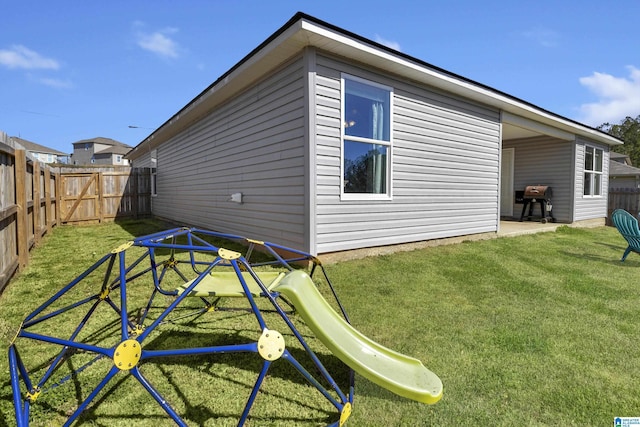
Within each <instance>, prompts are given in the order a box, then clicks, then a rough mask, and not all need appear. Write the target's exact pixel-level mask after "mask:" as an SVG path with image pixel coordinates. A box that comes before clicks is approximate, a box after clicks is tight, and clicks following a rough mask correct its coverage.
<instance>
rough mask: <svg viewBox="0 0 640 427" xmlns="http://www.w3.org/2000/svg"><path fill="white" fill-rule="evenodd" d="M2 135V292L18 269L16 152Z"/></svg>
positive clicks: (0, 265) (0, 241)
mask: <svg viewBox="0 0 640 427" xmlns="http://www.w3.org/2000/svg"><path fill="white" fill-rule="evenodd" d="M6 139H7V138H6V135H5V134H3V133H0V243H1V244H0V291H2V289H4V287H5V286H6V284H7V282H8V281H9V279H10V278H11V276H13V274H14V273H15V272H16V270H17V269H18V240H17V237H18V228H17V226H18V205H17V204H16V180H15V177H16V174H15V169H16V167H15V150H14V149H13V147H10V146H9V145H6V144H5V142H7V141H6Z"/></svg>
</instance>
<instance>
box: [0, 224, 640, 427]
mask: <svg viewBox="0 0 640 427" xmlns="http://www.w3.org/2000/svg"><path fill="white" fill-rule="evenodd" d="M159 227H161V224H159V223H155V222H151V221H137V222H125V223H121V224H106V225H99V226H93V227H60V228H57V229H55V230H54V232H53V233H52V234H51V235H50V236H49V237H47V238H46V239H45V240H44V242H43V243H42V244H41V246H40V247H38V248H36V249H35V250H34V251H33V252H32V259H31V263H30V264H29V266H28V268H27V269H26V270H25V271H24V272H22V273H21V274H20V275H19V276H17V277H16V278H14V279H13V280H12V282H11V284H10V285H9V287H8V288H7V289H6V290H5V292H4V294H3V295H2V296H1V297H0V336H1V337H2V341H3V342H4V343H5V348H6V346H7V343H8V342H9V341H10V340H11V339H12V338H13V336H14V334H15V331H16V330H17V328H18V326H19V324H20V322H21V321H22V319H23V318H24V316H25V315H26V314H28V313H29V312H31V311H32V310H33V309H35V308H36V307H37V306H38V305H39V304H41V303H42V302H43V301H45V300H46V299H47V298H49V297H50V296H51V295H53V294H54V293H55V292H56V291H57V290H58V289H60V288H61V287H62V286H64V285H65V284H66V283H68V282H69V281H70V280H72V279H73V278H74V277H75V276H77V275H78V274H80V273H81V272H83V271H84V270H85V269H86V268H87V267H89V266H90V265H91V264H92V263H94V262H95V261H97V260H98V259H99V258H100V257H102V256H103V255H104V254H106V253H107V252H109V251H110V250H112V249H114V248H115V247H118V246H119V245H120V244H121V243H124V242H125V241H127V240H130V239H131V237H132V236H138V235H142V234H147V233H149V232H152V231H156V230H158V229H159ZM160 229H161V228H160ZM625 247H626V245H625V243H624V241H623V239H622V238H621V237H620V236H619V235H618V233H617V231H616V230H615V229H614V228H610V227H601V228H595V229H572V228H568V227H561V228H559V229H558V231H557V232H553V233H542V234H538V235H528V236H521V237H515V238H502V239H493V240H485V241H477V242H466V243H462V244H457V245H450V246H440V247H434V248H427V249H421V250H417V251H413V252H404V253H398V254H395V255H386V256H380V257H373V258H368V259H363V260H354V261H348V262H342V263H338V264H332V265H327V266H326V268H327V270H328V273H329V276H330V278H331V279H332V282H333V284H334V286H335V287H336V290H337V292H338V294H339V296H340V298H341V300H342V303H343V305H344V306H345V308H346V309H347V311H348V314H349V317H350V319H351V322H352V324H353V325H354V326H355V327H356V328H357V329H359V330H360V331H361V332H362V333H364V334H365V335H367V336H369V337H370V338H372V339H374V340H375V341H378V342H379V343H381V344H384V345H386V346H387V347H390V348H392V349H394V350H397V351H400V352H402V353H405V354H407V355H410V356H413V357H416V358H418V359H420V360H422V361H423V363H424V364H425V366H427V367H428V368H429V369H430V370H432V371H434V372H435V373H436V374H438V376H439V377H440V378H441V379H442V382H443V384H444V397H443V399H442V400H441V401H440V402H439V403H437V404H435V405H433V406H426V405H423V404H420V403H416V402H413V401H409V400H406V399H402V398H399V397H397V396H395V395H394V394H392V393H390V392H388V391H386V390H384V389H381V388H379V387H377V386H376V385H374V384H373V383H371V382H369V381H367V380H365V379H364V378H362V377H360V376H357V377H356V396H355V404H354V411H353V414H352V416H351V418H350V419H349V421H348V423H347V425H349V426H431V425H433V426H455V425H465V426H471V425H478V426H485V425H491V426H516V425H518V426H521V425H527V426H532V425H534V426H535V425H540V426H543V425H545V426H546V425H554V426H569V425H575V426H606V425H612V423H613V418H614V417H616V416H640V393H639V392H638V385H639V384H640V344H639V343H640V328H638V325H639V324H640V303H639V302H640V301H639V298H638V294H639V292H640V290H639V289H638V286H639V285H638V284H637V283H636V282H637V277H638V272H639V271H640V255H637V254H631V255H630V256H629V258H628V259H627V261H625V262H624V263H620V262H619V259H620V256H621V255H622V252H623V250H624V248H625ZM76 324H77V323H76ZM254 326H255V322H253V323H252V321H251V318H250V317H249V315H246V314H230V313H228V312H217V313H216V312H213V313H208V314H207V315H206V316H203V317H201V318H200V319H199V320H198V321H196V322H187V323H185V324H180V323H178V324H174V325H170V326H168V327H167V329H166V330H164V331H163V332H162V334H160V335H159V336H156V337H154V340H153V342H151V343H149V344H148V345H161V341H168V340H172V341H171V342H172V343H178V344H179V345H193V346H203V345H209V344H208V343H211V342H224V340H226V339H231V340H242V339H243V338H244V336H251V334H252V333H253V331H252V330H251V329H252V328H254ZM60 327H61V328H63V327H65V325H60ZM112 327H113V325H108V324H105V325H101V328H100V329H99V330H96V334H98V333H100V334H105V336H106V335H108V333H110V332H111V331H112ZM254 329H255V328H254ZM116 332H117V327H116ZM303 332H304V333H305V334H308V331H303ZM105 339H106V338H105ZM310 344H311V345H312V346H313V348H314V349H315V350H316V351H317V352H318V354H319V356H320V357H321V358H322V359H323V361H325V363H327V364H328V365H331V366H340V362H339V361H337V360H336V359H335V358H334V357H333V356H332V355H331V354H329V353H328V352H327V351H326V350H325V349H323V346H322V344H321V343H320V342H319V341H316V340H313V338H312V337H310ZM45 347H46V346H45ZM27 353H28V354H21V356H22V357H23V359H25V360H28V361H31V362H32V363H34V364H35V365H37V366H40V367H42V366H41V365H43V364H44V363H46V361H47V360H48V356H47V348H44V349H42V350H40V349H37V348H36V349H33V350H32V351H30V352H27ZM254 361H255V358H244V356H238V355H224V356H221V357H216V358H215V360H212V359H211V357H203V356H199V357H197V358H195V359H194V358H179V357H178V358H175V360H174V359H170V360H169V361H163V363H157V364H156V363H148V364H145V365H144V369H145V370H146V373H145V375H148V376H149V378H151V379H152V381H153V384H154V385H155V386H157V387H158V388H159V389H160V390H161V391H162V393H163V395H166V397H167V398H168V400H169V401H170V402H171V404H172V405H173V406H174V407H175V408H176V410H177V411H178V412H179V413H180V414H181V415H182V416H183V417H184V418H185V420H186V421H187V422H188V423H189V425H194V426H196V425H212V426H213V425H215V426H218V425H221V426H222V425H224V426H227V425H229V426H231V425H235V424H236V423H237V417H238V415H239V413H240V412H241V410H242V406H243V404H244V400H245V399H246V396H247V393H248V390H249V389H250V386H251V385H252V381H253V379H255V376H256V373H257V372H258V369H259V364H256V363H255V362H254ZM109 363H110V361H108V360H99V361H97V362H95V363H94V364H93V365H92V366H90V367H88V368H87V369H86V370H85V371H83V372H82V373H81V374H78V375H77V377H74V378H73V379H72V380H70V381H66V382H65V383H64V384H63V385H61V386H59V387H55V388H52V389H50V390H47V391H46V393H43V394H42V395H41V397H40V398H39V399H38V401H37V402H36V404H35V405H34V407H33V411H32V412H33V413H32V420H33V422H32V424H31V425H42V426H45V425H46V426H49V425H62V423H63V422H64V420H65V418H66V416H67V415H68V414H69V413H70V411H73V409H74V408H75V406H76V405H77V404H78V395H80V394H81V393H82V392H86V390H90V389H91V387H92V384H93V383H94V382H95V381H96V378H97V380H99V378H100V377H99V376H97V375H98V374H94V372H100V368H101V364H107V365H108V364H109ZM38 364H39V365H38ZM147 365H148V366H147ZM283 365H286V364H278V363H274V369H273V371H272V372H270V375H269V377H268V378H267V380H266V382H265V385H264V387H263V389H262V390H261V393H260V395H259V396H258V399H257V401H256V402H257V403H256V406H255V410H252V413H251V415H252V416H251V418H250V421H249V422H248V423H247V425H251V426H262V425H268V426H289V425H300V426H317V425H326V424H327V423H329V422H333V421H335V417H334V415H335V414H334V413H333V412H332V411H331V408H327V407H326V403H325V402H322V401H321V399H317V395H315V394H314V393H309V387H307V386H306V385H305V384H304V383H303V382H301V381H300V380H299V378H298V377H296V376H294V375H293V374H292V373H291V371H290V370H289V369H287V368H286V367H284V366H283ZM77 368H78V366H70V367H69V369H71V370H73V369H77ZM141 369H142V368H141ZM0 374H1V376H0V425H3V424H6V425H9V426H11V425H15V421H14V416H13V405H12V397H11V387H10V383H9V370H8V363H7V357H6V352H4V353H3V355H2V356H0ZM238 396H242V397H240V398H239V397H238ZM96 403H97V404H96V405H93V406H92V407H90V408H89V410H88V411H87V412H86V414H85V415H84V417H83V418H82V423H83V424H84V425H96V426H114V425H123V426H130V425H132V424H133V425H142V426H154V427H157V426H164V425H173V423H172V422H171V420H170V419H168V418H167V417H166V415H164V412H163V411H162V409H160V407H159V406H158V405H157V404H156V403H155V401H153V400H151V399H150V398H149V396H148V394H147V393H146V392H145V391H144V390H143V389H142V387H141V386H140V385H139V384H138V383H137V382H135V381H132V380H131V378H130V377H129V376H128V375H127V374H125V373H121V374H118V375H117V376H116V377H115V378H114V379H113V380H112V382H111V383H110V385H109V386H108V387H107V389H106V391H105V392H104V393H102V394H101V395H100V396H99V397H98V398H97V399H96ZM65 414H67V415H65Z"/></svg>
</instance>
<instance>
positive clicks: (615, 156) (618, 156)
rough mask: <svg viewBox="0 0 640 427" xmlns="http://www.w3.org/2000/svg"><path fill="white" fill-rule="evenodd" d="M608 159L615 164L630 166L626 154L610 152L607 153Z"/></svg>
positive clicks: (629, 159) (629, 160)
mask: <svg viewBox="0 0 640 427" xmlns="http://www.w3.org/2000/svg"><path fill="white" fill-rule="evenodd" d="M609 159H611V160H613V161H614V162H617V163H623V164H625V165H629V166H631V158H630V157H629V156H628V155H626V154H622V153H616V152H615V151H611V152H610V153H609Z"/></svg>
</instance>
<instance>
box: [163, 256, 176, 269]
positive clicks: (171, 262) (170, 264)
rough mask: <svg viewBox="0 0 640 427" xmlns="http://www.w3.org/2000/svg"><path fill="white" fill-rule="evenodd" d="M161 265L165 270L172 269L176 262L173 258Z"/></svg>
mask: <svg viewBox="0 0 640 427" xmlns="http://www.w3.org/2000/svg"><path fill="white" fill-rule="evenodd" d="M162 265H163V266H164V267H166V268H173V267H175V266H176V265H178V260H177V259H175V258H171V259H168V260H166V261H164V262H163V263H162Z"/></svg>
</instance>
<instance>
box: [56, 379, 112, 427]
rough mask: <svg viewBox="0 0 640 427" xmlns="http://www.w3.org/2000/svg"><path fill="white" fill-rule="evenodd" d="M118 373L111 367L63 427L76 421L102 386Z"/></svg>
mask: <svg viewBox="0 0 640 427" xmlns="http://www.w3.org/2000/svg"><path fill="white" fill-rule="evenodd" d="M118 372H120V369H118V368H117V367H115V366H112V367H111V370H110V371H109V372H108V373H107V375H106V376H105V377H104V379H103V380H102V381H100V384H98V385H97V386H96V388H94V389H93V391H92V392H91V393H90V394H89V396H87V398H86V399H85V400H84V402H82V403H81V404H80V406H78V409H76V411H75V412H74V413H73V414H72V415H71V416H70V417H69V419H68V420H67V422H66V423H64V426H65V427H67V426H70V425H71V424H73V422H74V421H75V420H76V418H78V416H79V415H80V414H81V413H82V411H84V410H85V409H86V407H87V406H88V405H89V403H91V401H92V400H93V399H94V398H95V397H96V396H97V395H98V393H100V391H101V390H102V389H103V388H104V386H105V385H107V383H108V382H109V380H111V378H113V377H114V376H115V375H116V374H117V373H118Z"/></svg>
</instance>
